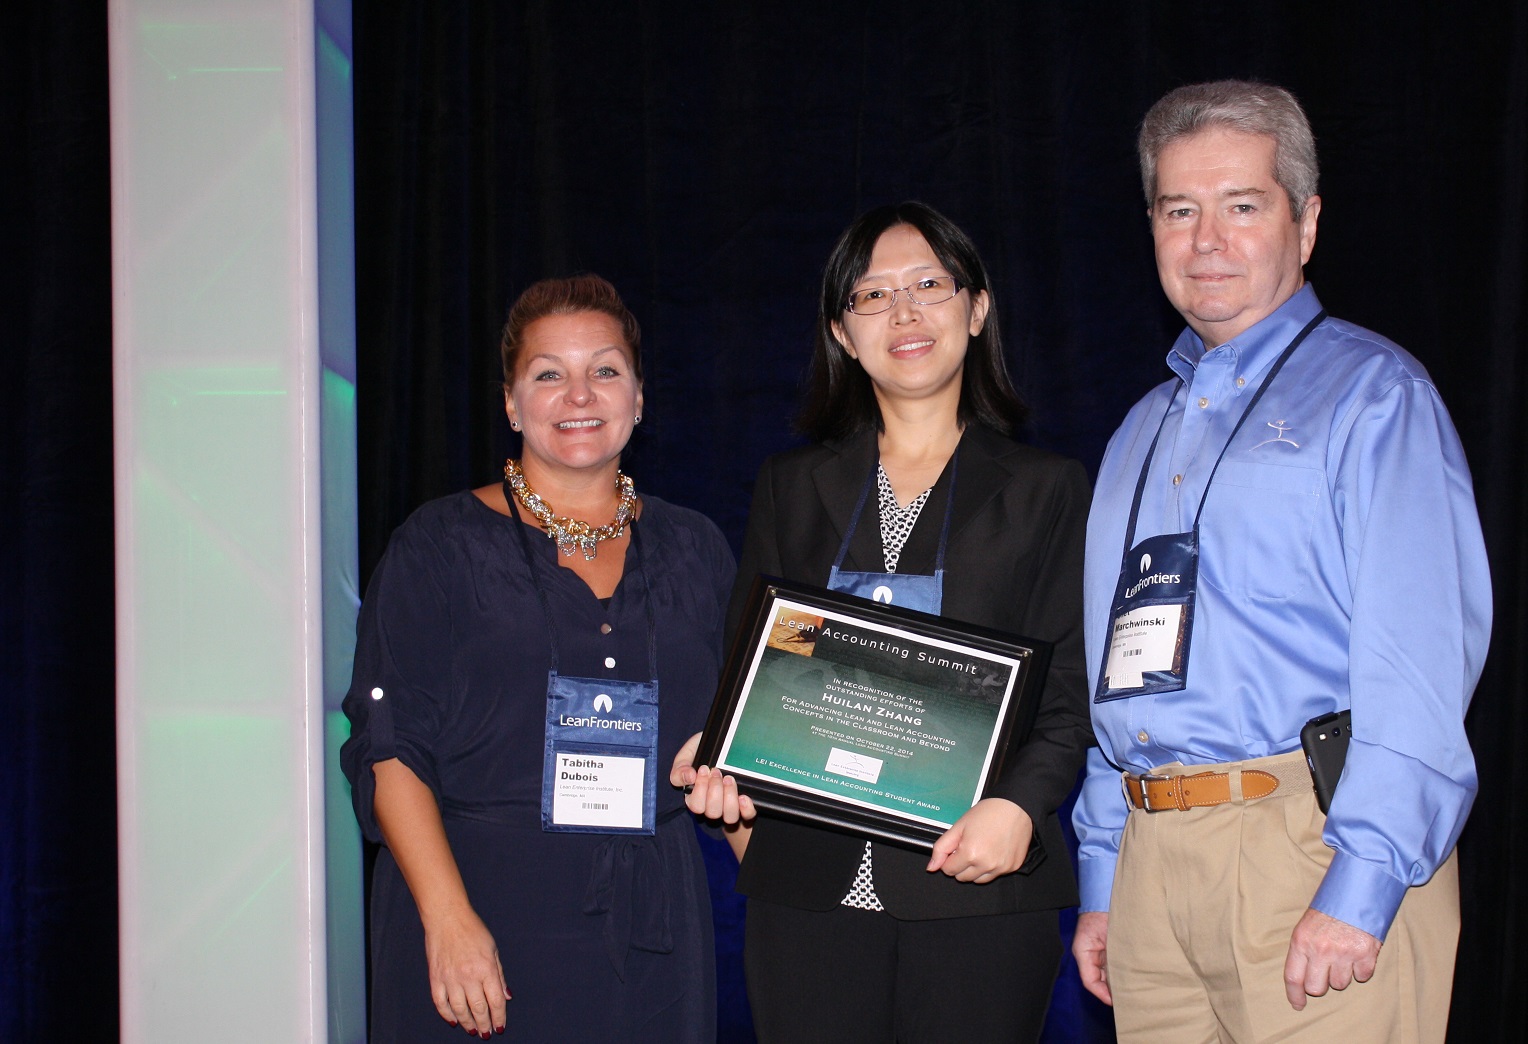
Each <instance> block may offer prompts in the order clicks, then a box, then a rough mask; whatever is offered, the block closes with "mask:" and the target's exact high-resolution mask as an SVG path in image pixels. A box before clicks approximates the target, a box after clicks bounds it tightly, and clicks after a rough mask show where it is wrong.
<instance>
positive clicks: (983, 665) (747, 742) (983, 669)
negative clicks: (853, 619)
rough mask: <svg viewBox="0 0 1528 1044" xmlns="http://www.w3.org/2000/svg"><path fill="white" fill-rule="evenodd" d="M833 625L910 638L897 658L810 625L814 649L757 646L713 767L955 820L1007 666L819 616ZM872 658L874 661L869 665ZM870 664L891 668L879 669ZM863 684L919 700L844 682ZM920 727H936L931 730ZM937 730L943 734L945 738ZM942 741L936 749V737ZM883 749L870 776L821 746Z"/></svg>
mask: <svg viewBox="0 0 1528 1044" xmlns="http://www.w3.org/2000/svg"><path fill="white" fill-rule="evenodd" d="M828 628H830V629H832V630H834V631H840V632H849V633H855V634H862V635H864V636H865V637H866V638H869V639H871V640H875V641H879V640H882V639H884V640H886V641H888V642H889V643H891V644H894V645H899V646H900V647H904V648H908V649H909V650H910V655H909V657H908V659H906V660H904V659H902V658H901V657H899V656H896V655H894V654H892V653H888V652H883V651H876V650H869V649H866V648H864V647H862V646H859V645H852V644H847V643H843V642H838V641H833V640H830V639H829V638H827V637H824V636H818V637H817V640H816V647H815V650H814V654H813V655H811V656H802V655H799V654H797V653H793V652H786V651H783V650H781V649H776V648H771V647H768V646H766V647H765V648H763V649H762V650H761V652H760V654H759V656H760V659H759V661H758V664H757V670H756V671H755V674H754V679H753V685H752V687H751V688H750V689H749V693H748V701H747V703H746V704H745V706H744V708H743V711H742V713H741V714H740V715H739V716H738V720H737V726H736V729H735V731H734V733H733V739H732V743H731V746H730V747H729V748H728V749H727V750H726V751H725V753H724V754H723V756H722V758H721V759H719V760H720V761H721V766H720V767H722V768H726V769H730V770H732V771H736V772H747V773H749V774H752V775H755V776H763V777H765V778H769V779H774V780H779V781H782V782H786V783H792V784H795V785H798V786H806V787H810V788H812V789H814V790H818V791H821V792H823V793H825V794H832V795H835V796H839V797H846V798H853V799H856V800H859V801H863V802H866V803H868V804H870V805H873V806H875V807H877V808H880V809H884V810H887V811H891V812H896V813H899V814H902V815H911V816H916V817H919V818H922V819H927V820H932V821H934V822H936V823H940V824H942V825H944V826H949V825H950V824H952V823H954V822H955V820H956V819H958V818H960V815H961V814H962V813H963V812H965V811H966V809H968V808H970V807H971V805H972V803H973V802H974V801H975V800H976V798H977V797H978V794H977V789H976V788H977V780H978V776H979V773H980V772H981V767H982V763H983V761H984V759H985V758H986V754H987V744H988V742H989V740H990V738H991V735H992V732H993V730H994V729H995V728H996V727H997V720H998V713H999V711H1000V710H1001V707H1002V703H1001V701H1002V696H1003V694H1004V691H1005V689H1006V688H1007V685H1006V683H1007V680H1008V678H1009V676H1010V674H1011V673H1013V672H1014V667H1013V666H1011V665H1010V664H1008V663H1005V662H1002V661H998V660H988V659H985V658H980V657H977V656H972V655H963V654H955V653H946V652H944V651H943V650H942V649H940V648H939V647H937V646H929V645H923V644H921V643H918V642H916V641H914V640H908V639H901V638H900V637H899V636H896V635H888V634H886V633H883V632H880V631H877V630H873V629H868V628H866V629H861V628H856V627H854V626H852V625H845V624H842V623H840V622H839V621H837V620H833V619H831V618H830V619H829V621H828ZM919 649H923V650H924V651H926V652H928V653H930V654H933V655H940V656H946V657H948V658H949V659H954V660H965V661H969V662H973V663H975V664H977V665H978V672H977V674H976V675H972V674H970V673H968V672H960V671H954V670H951V669H949V668H942V667H932V666H930V665H927V664H919V663H918V662H917V661H916V660H915V659H914V658H915V657H916V656H917V652H918V650H919ZM872 665H874V666H872ZM877 667H884V668H885V669H887V670H895V671H896V672H897V674H896V675H891V674H887V673H883V671H882V670H878V669H876V668H877ZM846 682H847V683H853V684H855V685H862V686H868V687H869V688H871V689H879V690H882V691H885V692H890V693H896V694H898V695H901V696H904V697H909V698H911V699H913V700H920V701H922V704H923V706H922V708H921V710H920V709H919V708H917V706H916V705H909V704H906V703H904V702H901V701H898V700H896V699H893V698H887V697H884V696H879V695H876V694H874V693H865V692H864V691H863V690H857V689H853V688H851V687H848V686H846V685H845V684H844V683H846ZM825 693H827V694H830V695H832V696H834V697H838V698H841V699H843V700H844V701H845V702H846V703H848V704H855V703H859V704H864V705H868V706H870V707H878V706H879V707H885V708H886V709H887V710H890V711H896V712H898V713H901V714H904V715H907V716H909V717H914V718H921V719H922V724H921V725H913V724H910V723H908V722H900V721H897V720H896V719H894V718H889V717H880V716H877V715H876V714H874V712H873V711H865V710H860V709H854V708H852V707H845V706H843V705H840V704H836V703H834V702H832V701H830V700H824V699H823V696H824V694H825ZM929 737H934V739H930V738H929ZM946 741H947V742H946ZM946 746H947V747H948V749H943V748H945V747H946ZM833 747H838V748H839V749H841V750H847V751H851V752H854V753H858V754H865V755H869V756H871V757H874V758H879V759H881V761H882V765H881V771H880V776H879V778H878V779H877V781H876V782H875V783H867V782H864V781H861V780H856V779H852V778H847V777H842V776H838V775H834V774H832V773H829V772H826V771H825V770H824V766H825V765H826V764H827V762H828V756H829V752H830V750H831V748H833Z"/></svg>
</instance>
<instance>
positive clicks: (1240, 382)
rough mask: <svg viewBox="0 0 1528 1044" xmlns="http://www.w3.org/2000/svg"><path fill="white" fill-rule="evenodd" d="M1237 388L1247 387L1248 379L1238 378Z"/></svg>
mask: <svg viewBox="0 0 1528 1044" xmlns="http://www.w3.org/2000/svg"><path fill="white" fill-rule="evenodd" d="M1236 386H1237V387H1238V388H1245V387H1246V386H1247V378H1245V377H1238V378H1236Z"/></svg>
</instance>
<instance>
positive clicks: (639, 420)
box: [633, 413, 642, 424]
mask: <svg viewBox="0 0 1528 1044" xmlns="http://www.w3.org/2000/svg"><path fill="white" fill-rule="evenodd" d="M633 423H635V424H641V423H642V415H641V414H640V413H639V414H637V419H636V420H635V421H634V422H633Z"/></svg>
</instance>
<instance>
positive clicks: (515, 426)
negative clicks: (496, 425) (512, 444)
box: [509, 420, 520, 431]
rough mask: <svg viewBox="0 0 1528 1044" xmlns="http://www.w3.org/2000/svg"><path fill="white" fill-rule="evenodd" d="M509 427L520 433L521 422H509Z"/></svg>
mask: <svg viewBox="0 0 1528 1044" xmlns="http://www.w3.org/2000/svg"><path fill="white" fill-rule="evenodd" d="M509 426H510V428H511V429H512V430H514V431H519V430H520V422H519V421H516V420H512V421H510V422H509Z"/></svg>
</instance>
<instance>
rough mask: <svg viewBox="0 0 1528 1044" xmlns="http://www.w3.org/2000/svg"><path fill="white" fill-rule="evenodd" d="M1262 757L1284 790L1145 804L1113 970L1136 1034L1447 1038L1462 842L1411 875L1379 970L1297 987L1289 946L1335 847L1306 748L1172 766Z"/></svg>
mask: <svg viewBox="0 0 1528 1044" xmlns="http://www.w3.org/2000/svg"><path fill="white" fill-rule="evenodd" d="M1243 768H1259V769H1262V770H1264V771H1269V772H1273V773H1274V774H1275V775H1277V776H1278V777H1279V779H1280V783H1279V787H1278V789H1277V790H1275V791H1274V792H1273V793H1272V794H1270V795H1269V796H1267V797H1265V798H1261V799H1257V800H1248V801H1241V800H1233V801H1231V802H1228V803H1226V804H1223V805H1216V806H1214V807H1211V808H1200V809H1193V810H1191V811H1188V812H1178V811H1166V812H1155V813H1152V812H1142V811H1132V812H1131V813H1130V817H1129V819H1128V821H1127V822H1126V825H1125V833H1124V837H1123V839H1122V841H1121V844H1120V856H1119V863H1118V866H1117V868H1116V870H1115V875H1114V892H1113V899H1112V900H1111V903H1110V912H1109V936H1108V951H1107V957H1108V975H1109V988H1110V990H1111V991H1112V992H1113V996H1114V1018H1115V1027H1116V1031H1117V1033H1118V1036H1119V1039H1120V1040H1121V1041H1124V1042H1133V1041H1141V1042H1150V1044H1158V1042H1171V1044H1195V1042H1205V1044H1210V1042H1222V1041H1234V1042H1237V1044H1248V1042H1252V1041H1285V1040H1309V1041H1339V1042H1343V1044H1356V1042H1360V1041H1385V1042H1395V1044H1409V1042H1415V1044H1422V1042H1431V1041H1441V1040H1443V1037H1444V1031H1445V1029H1446V1027H1447V1024H1448V1006H1449V999H1450V996H1451V994H1452V992H1453V981H1454V954H1455V951H1456V949H1457V947H1458V942H1459V872H1458V865H1457V855H1454V854H1451V855H1450V856H1449V858H1448V860H1447V862H1445V863H1444V864H1443V866H1442V867H1440V868H1439V869H1438V872H1437V873H1436V874H1434V875H1433V877H1432V880H1430V881H1429V882H1428V883H1427V884H1425V885H1421V886H1419V887H1416V888H1412V889H1411V890H1410V891H1409V892H1408V893H1407V895H1406V898H1405V900H1404V901H1403V902H1402V903H1401V908H1400V912H1399V913H1398V914H1397V915H1396V919H1395V921H1394V923H1393V924H1392V925H1391V927H1390V931H1389V933H1388V934H1387V936H1386V938H1385V944H1384V946H1383V947H1381V949H1380V954H1379V961H1378V964H1377V966H1376V968H1375V972H1374V977H1373V978H1372V979H1370V980H1369V981H1368V982H1366V983H1358V982H1355V983H1353V984H1352V985H1350V986H1349V987H1348V988H1347V989H1345V990H1341V991H1338V990H1330V991H1328V992H1327V993H1326V995H1325V996H1322V997H1311V998H1309V999H1308V1000H1307V1003H1306V1006H1305V1010H1304V1011H1295V1010H1294V1009H1293V1008H1291V1007H1290V1006H1289V1001H1288V999H1287V998H1286V997H1285V994H1284V959H1285V957H1286V956H1287V955H1288V952H1289V937H1290V934H1291V933H1292V932H1293V931H1294V927H1295V924H1296V922H1298V921H1299V919H1300V917H1301V915H1302V914H1304V913H1305V910H1306V908H1307V907H1308V906H1309V905H1310V900H1311V898H1312V897H1313V896H1314V895H1315V893H1316V888H1317V886H1318V885H1319V884H1320V883H1321V878H1322V876H1323V875H1324V874H1325V872H1326V868H1327V866H1328V864H1329V863H1330V862H1331V859H1332V850H1331V849H1330V848H1328V847H1327V846H1326V845H1325V844H1323V843H1322V841H1321V828H1322V825H1323V824H1324V823H1325V821H1326V817H1325V816H1324V815H1322V813H1321V811H1320V810H1319V809H1318V808H1317V807H1316V799H1315V796H1314V795H1313V794H1312V793H1311V785H1310V776H1309V774H1308V772H1307V770H1306V768H1305V761H1304V756H1303V755H1302V754H1300V753H1299V752H1298V751H1297V752H1295V753H1292V754H1282V755H1279V756H1277V757H1273V758H1261V759H1258V760H1257V761H1248V762H1238V763H1235V764H1232V765H1214V766H1209V765H1196V766H1189V767H1184V766H1182V765H1171V766H1166V767H1163V768H1159V769H1157V770H1156V771H1157V772H1158V773H1160V774H1163V775H1178V774H1193V773H1196V772H1204V771H1228V770H1229V771H1232V772H1233V779H1232V793H1233V794H1240V786H1239V780H1238V779H1237V778H1236V777H1235V775H1234V772H1235V771H1236V770H1238V769H1243Z"/></svg>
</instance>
